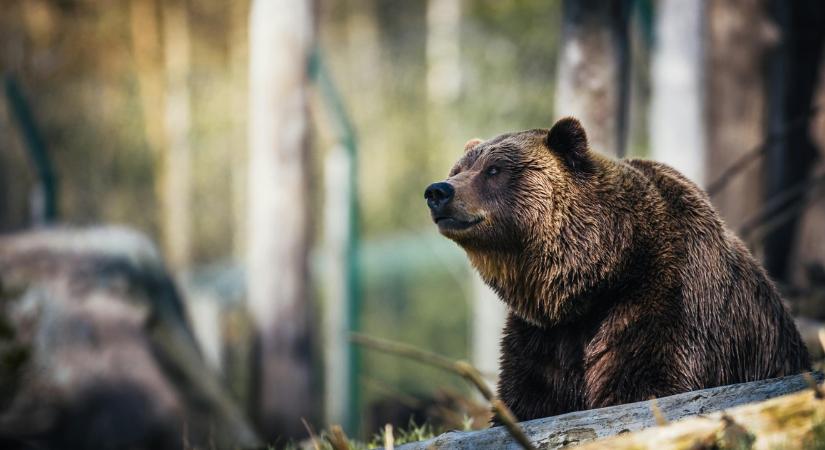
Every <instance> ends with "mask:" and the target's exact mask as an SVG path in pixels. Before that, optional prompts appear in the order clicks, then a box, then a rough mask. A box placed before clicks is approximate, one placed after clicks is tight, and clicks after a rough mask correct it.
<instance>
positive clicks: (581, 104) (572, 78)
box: [555, 0, 631, 156]
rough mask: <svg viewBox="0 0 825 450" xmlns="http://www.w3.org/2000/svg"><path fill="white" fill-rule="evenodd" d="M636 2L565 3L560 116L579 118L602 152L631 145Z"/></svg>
mask: <svg viewBox="0 0 825 450" xmlns="http://www.w3.org/2000/svg"><path fill="white" fill-rule="evenodd" d="M630 3H631V2H630V1H628V0H618V1H613V2H605V1H599V0H565V1H564V15H563V24H562V27H563V30H562V47H561V52H560V55H561V56H560V61H559V72H558V77H557V85H556V99H555V115H556V118H561V117H564V116H575V117H577V118H578V119H579V120H581V122H582V124H584V127H585V129H586V130H587V133H588V140H589V141H590V144H591V146H592V147H593V148H594V149H595V150H597V151H600V152H603V153H607V154H610V155H614V156H623V155H624V147H625V132H626V130H625V128H626V124H625V122H626V109H627V93H628V90H629V88H630V86H629V85H628V72H629V55H628V53H629V52H628V48H629V46H628V35H627V24H628V17H629V14H630Z"/></svg>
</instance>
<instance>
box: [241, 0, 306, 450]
mask: <svg viewBox="0 0 825 450" xmlns="http://www.w3.org/2000/svg"><path fill="white" fill-rule="evenodd" d="M312 14H313V12H312V8H311V3H310V1H308V0H280V1H266V0H255V1H253V3H252V7H251V12H250V26H249V31H250V34H249V56H250V67H249V76H250V78H249V94H250V96H249V103H250V108H249V118H250V120H249V175H248V176H249V186H248V189H249V194H248V195H249V198H248V211H249V234H248V239H249V245H248V249H249V250H248V263H247V277H248V278H247V283H248V288H249V299H248V301H249V307H250V310H251V313H252V316H253V318H254V320H255V327H256V330H255V332H256V343H255V344H256V346H257V349H256V355H255V356H254V359H255V367H254V369H253V370H254V375H253V378H254V381H253V385H254V386H255V394H254V395H253V398H255V399H256V400H257V402H258V404H257V405H255V406H254V413H255V414H254V415H255V417H256V419H257V421H258V423H259V426H260V428H261V430H262V432H263V433H264V435H265V436H266V437H268V438H274V437H276V436H284V437H297V436H301V435H304V434H305V433H306V432H305V430H304V427H303V425H302V424H301V421H300V419H301V418H305V419H306V420H308V421H309V422H310V423H312V422H313V420H314V419H315V418H316V417H315V410H316V399H315V393H314V389H313V385H312V381H313V380H312V379H313V375H314V374H313V372H312V367H311V361H312V356H311V350H312V345H311V328H310V322H309V318H310V301H309V289H308V286H307V284H308V273H307V272H308V264H307V257H308V252H309V239H310V229H311V220H310V219H311V218H310V208H309V203H310V196H309V174H308V171H309V157H308V156H309V148H308V134H309V124H308V115H307V113H308V111H307V57H308V54H309V52H310V50H311V49H312V45H313V25H314V24H313V19H312V17H313V16H312Z"/></svg>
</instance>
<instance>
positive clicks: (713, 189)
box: [707, 105, 821, 197]
mask: <svg viewBox="0 0 825 450" xmlns="http://www.w3.org/2000/svg"><path fill="white" fill-rule="evenodd" d="M820 109H821V106H820V105H814V106H812V107H811V109H809V110H808V111H807V112H805V113H804V114H801V115H799V116H797V117H795V118H794V119H792V120H790V121H788V122H786V123H785V124H784V126H783V127H781V128H780V129H779V130H777V131H775V132H773V133H771V134H769V135H768V137H767V138H766V139H765V140H764V141H762V142H761V143H759V145H757V146H756V147H753V148H752V149H750V150H748V151H747V152H745V153H744V154H742V156H740V157H739V158H738V159H736V161H734V162H733V163H732V164H731V165H730V166H728V168H727V169H725V170H724V171H723V172H722V173H721V174H720V175H719V176H718V177H717V178H716V180H714V181H713V182H712V183H710V184H709V185H708V188H707V193H708V196H710V197H713V196H714V195H716V194H718V193H719V192H721V191H722V190H723V189H724V188H725V187H726V186H727V185H728V183H730V182H731V181H732V180H733V179H734V178H736V176H737V175H738V174H739V173H740V172H742V171H743V170H745V169H746V168H747V167H748V166H750V165H751V163H753V162H754V161H758V160H759V158H761V157H763V156H765V153H766V152H767V151H768V149H769V148H770V147H771V144H774V143H775V142H777V141H779V140H780V139H784V138H785V137H786V136H787V135H788V134H789V133H790V132H791V131H793V130H795V129H797V128H799V127H801V126H804V125H806V124H808V123H809V121H810V119H812V118H813V117H815V116H816V115H818V114H819V113H820V112H821V111H820Z"/></svg>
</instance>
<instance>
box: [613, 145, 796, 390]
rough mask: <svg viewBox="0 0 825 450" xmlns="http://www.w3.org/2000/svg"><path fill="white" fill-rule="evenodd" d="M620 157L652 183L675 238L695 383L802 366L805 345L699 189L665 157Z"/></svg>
mask: <svg viewBox="0 0 825 450" xmlns="http://www.w3.org/2000/svg"><path fill="white" fill-rule="evenodd" d="M625 163H626V164H628V165H629V166H631V167H633V168H635V169H637V170H638V171H639V172H641V173H642V174H643V175H644V176H645V177H646V178H647V179H648V180H649V181H650V182H651V183H652V185H653V187H654V188H655V189H656V191H657V192H658V194H659V196H660V197H661V199H662V201H663V204H664V205H665V207H666V210H667V211H666V217H667V219H668V220H667V222H668V223H667V232H666V233H665V234H666V237H665V238H667V239H672V240H675V242H676V243H675V245H674V248H675V249H676V251H675V253H677V254H676V255H674V260H673V261H674V265H675V267H674V271H675V272H676V274H677V276H678V278H679V280H680V284H681V286H680V287H681V289H680V293H681V296H682V298H681V301H682V306H683V307H684V316H683V317H684V319H685V325H686V326H687V328H688V329H687V330H686V331H687V333H685V336H686V339H688V340H691V341H692V342H690V346H698V348H702V349H703V351H702V352H695V353H693V355H692V358H691V361H690V362H689V366H690V367H691V369H692V370H691V372H693V375H694V376H696V377H697V379H698V380H697V381H699V382H700V383H699V384H701V385H702V386H701V387H710V386H715V385H724V384H731V383H737V382H744V381H753V380H759V379H765V378H772V377H777V376H783V375H788V374H793V373H798V372H800V371H802V370H805V369H807V368H808V367H809V365H810V363H809V360H808V354H807V350H806V349H805V347H804V344H803V343H802V341H801V338H800V337H799V333H798V331H797V330H796V327H795V326H794V323H793V320H792V319H791V318H790V315H789V314H788V312H787V310H786V309H785V307H784V305H783V304H782V301H781V299H780V297H779V294H778V292H777V290H776V288H775V286H774V285H773V283H772V282H771V281H770V279H769V278H768V276H767V274H766V273H765V271H764V269H763V268H762V267H761V266H760V265H759V263H758V262H757V261H756V260H755V259H754V258H753V257H752V256H751V254H750V252H749V251H748V249H747V248H746V247H745V245H744V244H743V243H742V242H741V241H740V240H739V238H738V237H736V236H735V235H734V234H733V233H732V232H731V231H730V230H728V229H727V228H726V226H725V224H724V222H723V221H722V219H721V218H720V217H719V214H718V213H717V212H716V210H715V209H714V208H713V206H712V205H711V203H710V199H709V198H708V196H707V194H705V192H704V191H703V190H702V189H700V188H699V187H698V186H697V185H696V184H694V183H693V182H692V181H690V180H688V179H687V178H685V177H684V176H683V175H682V174H680V173H679V172H677V171H676V170H675V169H673V168H671V167H669V166H667V165H665V164H662V163H659V162H654V161H645V160H628V161H626V162H625Z"/></svg>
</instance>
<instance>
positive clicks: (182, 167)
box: [160, 0, 192, 269]
mask: <svg viewBox="0 0 825 450" xmlns="http://www.w3.org/2000/svg"><path fill="white" fill-rule="evenodd" d="M163 38H164V59H165V63H166V105H165V106H166V107H165V110H164V113H165V114H164V119H165V122H166V144H167V148H166V152H165V156H164V158H163V162H162V168H161V175H160V180H161V181H160V183H161V186H162V191H163V194H162V196H161V204H162V211H161V215H162V218H161V220H162V223H163V225H162V226H161V229H162V232H163V248H164V253H165V255H166V259H167V261H168V262H169V264H170V265H171V266H172V267H173V268H175V269H181V268H185V267H186V266H187V265H188V264H189V262H190V259H191V242H190V235H191V232H192V229H191V228H192V227H191V220H190V214H191V209H192V208H191V201H190V191H191V166H192V162H191V154H190V153H191V150H190V148H189V132H190V109H189V70H190V67H189V52H190V48H189V47H190V46H189V18H188V10H187V7H186V3H185V1H184V0H169V1H164V2H163Z"/></svg>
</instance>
